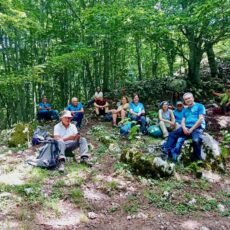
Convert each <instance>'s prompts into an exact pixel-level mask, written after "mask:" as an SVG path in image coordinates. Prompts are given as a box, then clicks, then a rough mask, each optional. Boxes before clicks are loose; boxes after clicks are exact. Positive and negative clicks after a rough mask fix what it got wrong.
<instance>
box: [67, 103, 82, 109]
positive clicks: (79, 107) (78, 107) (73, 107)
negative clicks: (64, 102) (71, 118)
mask: <svg viewBox="0 0 230 230" xmlns="http://www.w3.org/2000/svg"><path fill="white" fill-rule="evenodd" d="M82 108H83V105H82V103H81V102H78V104H77V106H73V105H72V104H69V105H68V106H67V107H66V108H65V109H66V110H69V111H79V110H81V109H82Z"/></svg>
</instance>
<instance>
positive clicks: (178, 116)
mask: <svg viewBox="0 0 230 230" xmlns="http://www.w3.org/2000/svg"><path fill="white" fill-rule="evenodd" d="M183 111H184V108H183V109H182V110H181V111H179V110H178V109H175V110H174V111H173V113H174V117H175V120H176V122H177V123H179V124H181V121H182V118H183Z"/></svg>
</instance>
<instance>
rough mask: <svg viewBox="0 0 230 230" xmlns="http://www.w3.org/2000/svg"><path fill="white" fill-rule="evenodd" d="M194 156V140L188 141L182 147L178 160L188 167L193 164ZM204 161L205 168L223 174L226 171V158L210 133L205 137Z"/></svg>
mask: <svg viewBox="0 0 230 230" xmlns="http://www.w3.org/2000/svg"><path fill="white" fill-rule="evenodd" d="M193 156H194V155H193V148H192V140H187V141H185V143H184V145H183V147H182V150H181V155H180V156H179V159H178V160H179V161H180V162H182V163H183V164H184V165H186V166H187V165H189V164H191V162H192V159H193ZM202 159H203V167H204V168H207V169H209V170H210V169H211V170H213V171H222V172H224V171H225V170H226V168H225V167H226V165H225V158H224V157H223V155H222V153H221V148H220V147H219V143H218V142H217V141H216V140H215V139H214V138H213V137H212V136H211V135H209V134H208V133H204V135H203V144H202Z"/></svg>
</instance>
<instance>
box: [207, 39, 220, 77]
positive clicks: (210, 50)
mask: <svg viewBox="0 0 230 230" xmlns="http://www.w3.org/2000/svg"><path fill="white" fill-rule="evenodd" d="M205 50H206V52H207V55H208V64H209V68H210V71H211V77H213V78H214V77H216V76H217V64H216V59H215V53H214V50H213V44H211V43H208V42H206V43H205Z"/></svg>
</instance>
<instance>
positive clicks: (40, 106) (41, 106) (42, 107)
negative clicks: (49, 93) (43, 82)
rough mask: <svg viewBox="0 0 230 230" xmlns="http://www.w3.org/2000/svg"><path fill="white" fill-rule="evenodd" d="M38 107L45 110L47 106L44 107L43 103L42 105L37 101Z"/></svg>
mask: <svg viewBox="0 0 230 230" xmlns="http://www.w3.org/2000/svg"><path fill="white" fill-rule="evenodd" d="M38 109H39V110H47V108H46V107H45V105H44V106H43V105H42V103H39V105H38Z"/></svg>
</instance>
